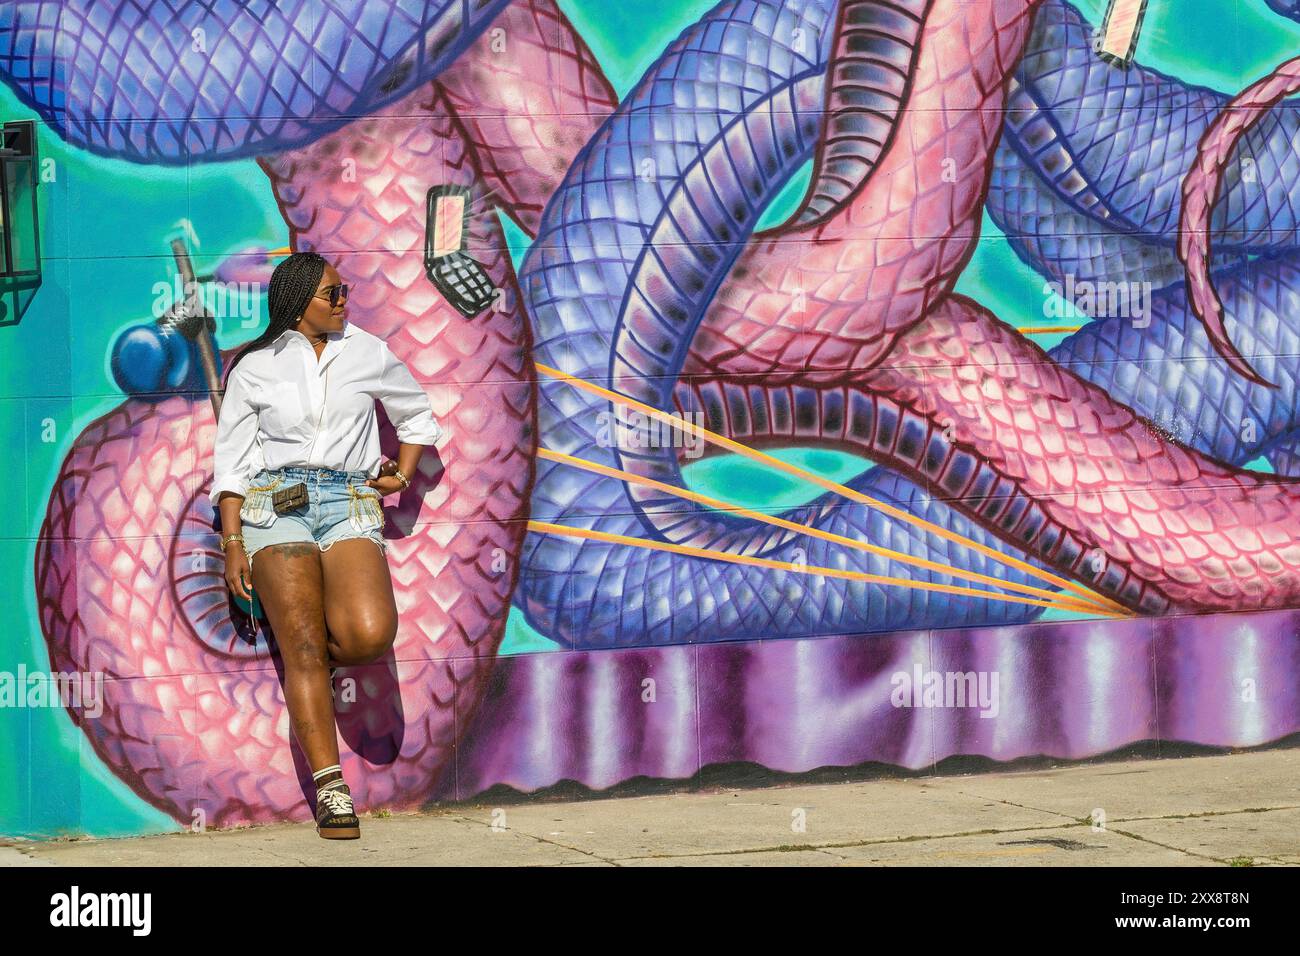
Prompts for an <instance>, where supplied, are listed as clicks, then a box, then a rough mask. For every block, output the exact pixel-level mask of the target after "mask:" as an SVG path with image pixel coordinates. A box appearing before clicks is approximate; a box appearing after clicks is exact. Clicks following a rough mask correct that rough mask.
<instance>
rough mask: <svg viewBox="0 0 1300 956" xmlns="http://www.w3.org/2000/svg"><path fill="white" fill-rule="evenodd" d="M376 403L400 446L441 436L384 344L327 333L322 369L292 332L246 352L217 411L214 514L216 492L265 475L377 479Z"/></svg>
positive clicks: (356, 334)
mask: <svg viewBox="0 0 1300 956" xmlns="http://www.w3.org/2000/svg"><path fill="white" fill-rule="evenodd" d="M327 390H328V391H327ZM376 399H378V400H379V401H380V402H382V403H383V406H384V411H385V412H386V413H387V415H388V419H389V421H391V422H392V423H393V428H394V430H395V431H396V432H397V438H398V440H399V441H401V442H404V443H406V444H410V445H432V444H434V443H435V442H436V441H438V439H439V438H441V437H442V428H441V427H440V426H439V425H438V422H437V420H436V419H435V418H434V417H433V407H432V406H431V405H430V403H429V397H428V395H426V394H425V391H424V388H423V387H422V386H421V385H420V384H419V383H418V382H417V381H416V380H415V377H414V376H413V375H411V372H410V370H409V369H408V368H407V367H406V366H405V365H404V364H403V363H402V362H401V361H400V360H399V359H398V358H397V356H395V355H394V354H393V353H392V352H391V351H389V348H388V344H387V343H386V342H384V340H383V339H381V338H379V337H378V336H376V335H372V334H370V333H369V332H367V331H366V330H365V329H362V328H360V327H358V326H356V325H353V324H352V323H351V322H348V321H347V320H344V324H343V329H342V330H341V331H339V332H331V333H328V340H327V342H326V344H325V348H324V350H323V351H322V352H321V355H320V358H319V360H318V359H317V357H316V350H315V349H314V348H312V344H311V341H310V340H309V339H308V338H307V336H305V335H303V334H302V333H301V332H299V331H297V330H296V329H289V330H287V331H286V332H284V333H283V334H282V335H281V336H280V337H279V338H277V339H276V340H275V341H274V342H273V343H272V344H271V345H270V346H267V347H265V348H261V349H258V350H257V351H255V352H250V353H248V354H247V355H246V356H244V358H242V359H240V360H239V364H238V365H236V366H235V369H234V371H233V372H231V373H230V378H229V380H228V381H227V383H226V393H225V397H224V398H223V399H222V402H221V417H220V418H219V419H218V421H217V440H216V446H215V448H214V450H213V477H212V490H211V492H210V493H209V495H208V497H209V499H210V500H211V502H212V506H213V507H214V508H216V507H217V502H218V500H219V499H220V497H221V494H222V492H226V491H230V492H234V493H235V494H237V495H243V494H244V493H245V492H246V490H247V489H248V485H249V482H250V480H251V479H252V477H253V476H254V475H255V474H257V473H258V471H260V470H261V469H262V468H263V467H265V468H268V469H270V470H272V471H274V470H275V469H277V468H287V467H290V466H299V467H303V468H332V469H335V470H338V471H363V470H364V471H365V472H366V473H367V474H368V475H369V476H370V477H371V478H377V477H379V466H380V464H382V455H381V453H380V449H379V422H378V420H377V418H376V415H375V400H376ZM318 421H319V423H320V426H319V429H318V428H317V422H318Z"/></svg>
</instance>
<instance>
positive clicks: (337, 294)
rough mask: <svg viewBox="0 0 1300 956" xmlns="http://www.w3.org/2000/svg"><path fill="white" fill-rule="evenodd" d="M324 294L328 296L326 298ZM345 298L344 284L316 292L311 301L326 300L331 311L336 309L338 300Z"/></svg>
mask: <svg viewBox="0 0 1300 956" xmlns="http://www.w3.org/2000/svg"><path fill="white" fill-rule="evenodd" d="M325 293H329V295H328V296H326V295H325ZM347 297H348V284H347V283H346V282H343V283H340V284H339V285H332V286H330V287H329V288H328V289H321V290H320V292H317V293H316V294H315V295H314V296H312V298H313V299H320V298H328V299H329V300H330V308H331V309H335V308H338V304H339V299H346V298H347Z"/></svg>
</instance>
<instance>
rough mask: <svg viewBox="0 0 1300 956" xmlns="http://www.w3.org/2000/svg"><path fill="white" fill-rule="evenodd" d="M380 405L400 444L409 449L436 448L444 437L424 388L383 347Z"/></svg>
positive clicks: (385, 347)
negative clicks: (435, 445) (409, 447)
mask: <svg viewBox="0 0 1300 956" xmlns="http://www.w3.org/2000/svg"><path fill="white" fill-rule="evenodd" d="M382 354H383V371H382V373H381V374H380V377H379V380H380V391H379V401H380V404H382V405H383V406H384V412H385V413H386V414H387V415H388V420H389V421H390V422H392V423H393V429H394V431H396V432H397V440H398V441H400V442H402V443H404V444H407V445H432V444H434V443H436V442H437V441H438V439H440V438H441V437H442V426H441V425H439V424H438V420H437V419H436V418H434V417H433V406H432V405H431V404H430V403H429V396H428V395H427V394H425V391H424V386H423V385H421V384H420V383H419V382H417V381H416V380H415V376H413V375H412V374H411V370H410V369H408V368H407V367H406V366H405V365H404V364H403V363H402V361H401V360H400V359H398V357H397V356H396V355H394V354H393V353H392V351H391V350H390V349H389V348H388V345H387V344H384V345H383V348H382Z"/></svg>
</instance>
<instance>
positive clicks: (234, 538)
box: [221, 534, 244, 554]
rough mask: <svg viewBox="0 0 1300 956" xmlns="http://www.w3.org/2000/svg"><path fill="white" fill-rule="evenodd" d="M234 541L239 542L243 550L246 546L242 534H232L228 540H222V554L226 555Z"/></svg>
mask: <svg viewBox="0 0 1300 956" xmlns="http://www.w3.org/2000/svg"><path fill="white" fill-rule="evenodd" d="M232 541H238V542H239V546H240V547H241V548H242V547H243V546H244V536H243V535H242V534H232V535H230V536H229V537H228V538H225V539H223V540H222V542H221V552H222V554H224V553H225V551H226V548H227V547H229V546H230V542H232Z"/></svg>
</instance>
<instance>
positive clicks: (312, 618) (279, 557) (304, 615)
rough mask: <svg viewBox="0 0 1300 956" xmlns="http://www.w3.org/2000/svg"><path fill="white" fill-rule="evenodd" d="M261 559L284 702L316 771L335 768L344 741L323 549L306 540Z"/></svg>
mask: <svg viewBox="0 0 1300 956" xmlns="http://www.w3.org/2000/svg"><path fill="white" fill-rule="evenodd" d="M370 547H371V548H374V545H373V544H371V545H370ZM255 558H256V560H254V561H253V587H254V589H255V590H256V591H257V594H258V598H259V600H260V601H261V602H262V605H263V606H264V607H265V608H266V614H267V618H268V619H269V620H270V622H271V627H272V628H273V629H274V631H275V640H276V643H277V644H278V645H279V647H280V657H281V659H282V660H283V661H284V701H285V705H286V706H287V707H288V709H289V720H290V723H291V725H292V727H293V733H294V736H295V737H296V738H297V740H298V745H299V746H300V747H302V751H303V754H304V755H305V756H306V758H307V762H308V763H309V764H310V765H311V768H312V770H318V769H320V768H322V767H329V766H333V765H334V764H337V763H338V762H339V743H338V732H337V730H336V728H335V725H334V705H333V702H332V701H331V699H330V686H329V652H328V650H327V646H326V643H325V612H324V603H323V599H322V594H321V592H322V588H323V584H324V579H323V574H322V571H321V553H320V548H319V547H318V546H317V545H316V544H315V543H306V542H294V543H291V544H276V545H271V546H269V547H265V548H262V549H261V550H260V551H258V552H257V554H256V556H255Z"/></svg>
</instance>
